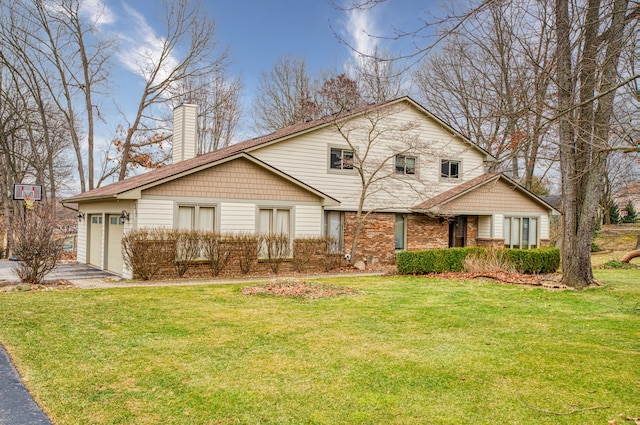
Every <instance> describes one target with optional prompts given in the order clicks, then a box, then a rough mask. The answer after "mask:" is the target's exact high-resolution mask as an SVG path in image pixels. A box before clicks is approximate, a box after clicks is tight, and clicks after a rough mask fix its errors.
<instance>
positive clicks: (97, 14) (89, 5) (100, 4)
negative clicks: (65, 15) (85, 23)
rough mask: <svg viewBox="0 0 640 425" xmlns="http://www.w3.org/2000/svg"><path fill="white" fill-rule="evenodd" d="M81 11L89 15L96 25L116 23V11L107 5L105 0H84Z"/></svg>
mask: <svg viewBox="0 0 640 425" xmlns="http://www.w3.org/2000/svg"><path fill="white" fill-rule="evenodd" d="M80 13H81V14H83V15H86V16H88V17H89V20H90V21H91V22H95V23H96V25H98V26H99V27H100V26H103V25H111V24H113V23H115V21H116V17H115V15H114V13H113V12H112V11H111V9H109V8H108V7H107V5H106V4H105V3H104V1H103V0H84V1H83V2H82V4H81V9H80Z"/></svg>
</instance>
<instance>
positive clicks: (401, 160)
mask: <svg viewBox="0 0 640 425" xmlns="http://www.w3.org/2000/svg"><path fill="white" fill-rule="evenodd" d="M415 173H416V158H415V157H414V156H406V155H396V174H405V175H414V174H415Z"/></svg>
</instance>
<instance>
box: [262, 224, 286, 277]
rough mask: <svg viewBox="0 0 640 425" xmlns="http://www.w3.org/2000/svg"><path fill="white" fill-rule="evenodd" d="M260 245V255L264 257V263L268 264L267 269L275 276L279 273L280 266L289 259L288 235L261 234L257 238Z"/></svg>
mask: <svg viewBox="0 0 640 425" xmlns="http://www.w3.org/2000/svg"><path fill="white" fill-rule="evenodd" d="M258 240H259V244H260V255H261V256H264V261H265V262H266V263H268V264H269V268H271V271H272V272H273V273H275V274H278V272H279V271H280V264H282V262H283V261H285V260H286V259H287V258H288V257H289V253H290V252H291V249H290V239H289V235H285V234H282V233H267V234H261V235H260V236H259V238H258Z"/></svg>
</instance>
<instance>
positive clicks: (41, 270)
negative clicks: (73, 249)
mask: <svg viewBox="0 0 640 425" xmlns="http://www.w3.org/2000/svg"><path fill="white" fill-rule="evenodd" d="M13 230H14V232H13V235H14V236H13V237H14V240H13V243H14V245H13V254H14V255H15V256H16V257H18V259H19V263H18V267H17V268H16V271H15V273H16V275H17V276H18V277H19V278H20V280H21V281H22V282H25V283H36V284H37V283H40V282H42V280H43V279H44V276H45V275H46V274H47V273H49V272H50V271H51V270H53V268H54V267H55V266H56V264H57V263H58V261H59V260H60V257H61V256H62V253H63V249H64V238H65V236H66V235H65V234H64V233H61V232H60V231H58V230H57V228H56V219H55V216H54V214H53V213H52V212H51V210H50V209H49V208H48V206H42V207H40V206H38V207H37V208H35V209H34V210H31V211H25V212H24V214H23V213H22V212H20V213H18V214H16V215H15V216H14V217H13Z"/></svg>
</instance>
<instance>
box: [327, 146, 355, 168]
mask: <svg viewBox="0 0 640 425" xmlns="http://www.w3.org/2000/svg"><path fill="white" fill-rule="evenodd" d="M329 168H330V169H332V170H353V151H352V150H349V149H340V148H331V153H330V155H329Z"/></svg>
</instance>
